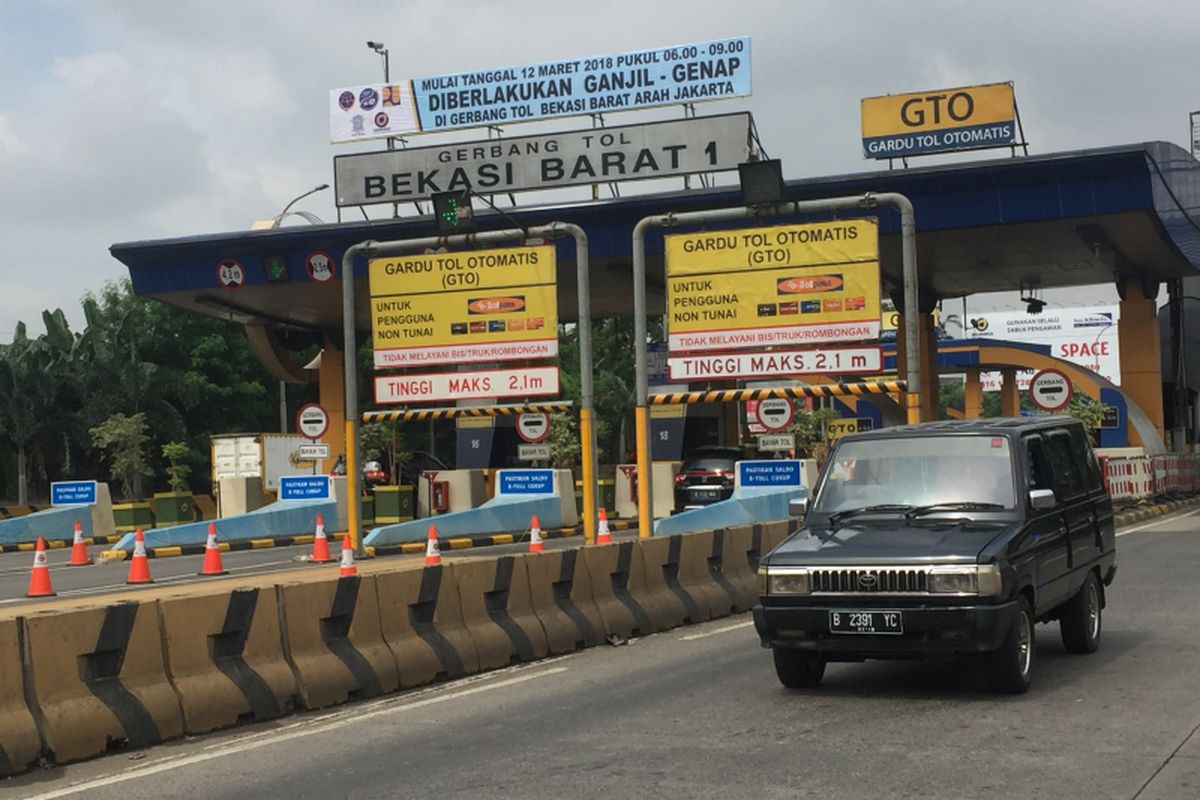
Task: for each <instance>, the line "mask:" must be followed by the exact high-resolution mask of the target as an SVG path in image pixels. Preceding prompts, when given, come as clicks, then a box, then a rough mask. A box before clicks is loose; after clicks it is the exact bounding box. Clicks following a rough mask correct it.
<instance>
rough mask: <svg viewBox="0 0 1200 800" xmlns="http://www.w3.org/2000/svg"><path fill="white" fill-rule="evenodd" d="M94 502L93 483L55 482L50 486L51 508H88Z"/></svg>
mask: <svg viewBox="0 0 1200 800" xmlns="http://www.w3.org/2000/svg"><path fill="white" fill-rule="evenodd" d="M95 502H96V482H95V481H56V482H54V483H52V484H50V505H52V506H90V505H92V504H93V503H95Z"/></svg>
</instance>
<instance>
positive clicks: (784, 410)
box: [758, 397, 796, 431]
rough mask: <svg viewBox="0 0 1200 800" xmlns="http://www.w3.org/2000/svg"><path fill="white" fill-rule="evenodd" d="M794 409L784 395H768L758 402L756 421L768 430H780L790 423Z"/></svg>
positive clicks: (794, 412)
mask: <svg viewBox="0 0 1200 800" xmlns="http://www.w3.org/2000/svg"><path fill="white" fill-rule="evenodd" d="M795 414H796V409H795V407H794V406H793V405H792V401H791V400H789V399H788V398H786V397H768V398H767V399H766V400H760V401H759V402H758V421H759V422H761V423H762V426H763V427H764V428H766V429H767V430H769V431H782V430H785V429H786V428H787V426H788V425H791V424H792V418H793V417H794V416H795Z"/></svg>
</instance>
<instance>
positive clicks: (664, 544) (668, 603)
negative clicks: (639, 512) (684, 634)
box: [637, 536, 708, 631]
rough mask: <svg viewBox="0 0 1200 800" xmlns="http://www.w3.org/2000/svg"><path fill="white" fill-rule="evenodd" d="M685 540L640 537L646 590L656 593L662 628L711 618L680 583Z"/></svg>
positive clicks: (658, 620) (666, 537)
mask: <svg viewBox="0 0 1200 800" xmlns="http://www.w3.org/2000/svg"><path fill="white" fill-rule="evenodd" d="M682 545H683V540H682V538H681V537H679V536H656V537H654V538H652V539H639V540H638V542H637V546H638V548H639V549H640V550H641V551H642V566H643V569H644V570H645V573H646V590H647V592H648V594H650V595H652V596H654V598H655V602H654V604H653V605H654V607H655V608H656V609H657V612H658V615H659V616H658V618H657V619H656V620H655V622H656V623H657V625H658V629H659V630H660V631H665V630H670V629H671V628H678V627H679V626H680V625H685V624H689V625H690V624H693V623H696V622H700V621H701V620H704V619H708V613H707V610H706V611H705V612H703V613H702V612H701V611H700V607H699V606H698V605H697V603H696V598H694V597H692V595H691V593H690V592H688V590H687V589H684V588H683V586H682V585H681V584H680V583H679V554H680V550H681V548H682Z"/></svg>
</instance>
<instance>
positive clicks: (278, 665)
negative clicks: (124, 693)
mask: <svg viewBox="0 0 1200 800" xmlns="http://www.w3.org/2000/svg"><path fill="white" fill-rule="evenodd" d="M159 614H160V615H161V616H162V636H163V651H164V652H165V653H166V655H167V672H168V674H169V675H170V677H171V682H172V683H173V684H174V686H175V689H176V691H177V692H178V693H179V702H180V706H181V707H182V709H183V722H184V727H185V729H186V730H187V732H188V733H190V734H198V733H207V732H208V731H212V730H216V729H218V728H228V727H231V726H233V725H236V724H238V723H239V722H242V721H254V722H261V721H263V720H268V719H275V718H276V717H281V716H284V715H285V714H288V713H290V712H291V711H292V708H293V706H294V705H295V697H296V693H297V686H296V677H295V675H293V674H292V670H291V667H290V666H288V663H287V659H286V658H285V656H284V651H283V641H282V638H281V632H280V629H279V606H278V603H277V598H276V596H275V589H274V587H273V586H268V587H266V588H257V587H251V588H239V589H234V590H233V591H231V592H227V593H226V592H220V593H213V594H208V595H202V596H180V597H174V598H167V599H163V600H160V601H159Z"/></svg>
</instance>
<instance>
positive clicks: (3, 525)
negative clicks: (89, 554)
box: [0, 483, 117, 549]
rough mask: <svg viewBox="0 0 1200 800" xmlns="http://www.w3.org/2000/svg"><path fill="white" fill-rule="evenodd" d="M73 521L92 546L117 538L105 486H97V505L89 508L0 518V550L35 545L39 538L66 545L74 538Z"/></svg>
mask: <svg viewBox="0 0 1200 800" xmlns="http://www.w3.org/2000/svg"><path fill="white" fill-rule="evenodd" d="M76 520H78V521H79V527H81V528H82V529H83V536H84V538H85V539H88V540H90V541H92V542H93V543H95V544H107V543H109V542H111V541H113V539H115V538H116V535H117V529H116V526H115V523H114V522H113V510H112V497H111V495H110V494H109V492H108V484H106V483H98V484H97V485H96V502H95V503H92V504H90V505H77V506H56V507H53V508H47V509H43V510H41V511H35V512H33V513H30V514H25V515H23V516H14V517H12V518H10V519H0V547H7V548H8V549H15V546H16V545H20V544H31V543H33V542H36V541H37V539H38V537H39V536H43V537H45V539H46V541H47V542H48V543H49V542H53V543H55V544H57V543H59V542H62V543H64V544H67V545H69V544H70V543H71V542H72V541H74V539H75V522H76Z"/></svg>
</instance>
